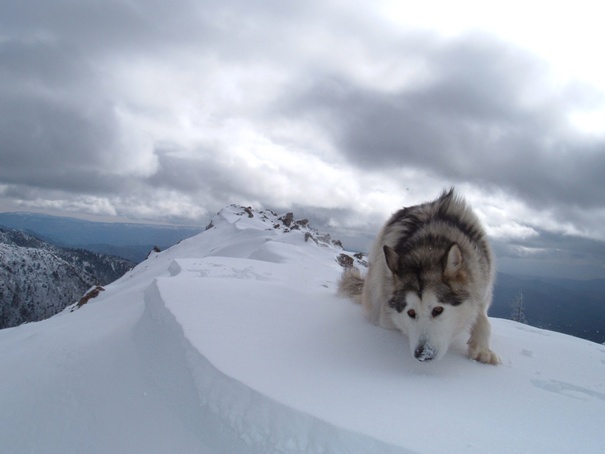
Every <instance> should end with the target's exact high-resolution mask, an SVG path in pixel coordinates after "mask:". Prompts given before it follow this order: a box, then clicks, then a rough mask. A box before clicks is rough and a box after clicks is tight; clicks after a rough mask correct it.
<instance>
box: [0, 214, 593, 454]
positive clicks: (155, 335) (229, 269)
mask: <svg viewBox="0 0 605 454" xmlns="http://www.w3.org/2000/svg"><path fill="white" fill-rule="evenodd" d="M250 215H252V217H250ZM211 225H212V227H211V228H210V229H209V230H207V231H206V232H204V233H202V234H200V235H198V236H196V237H193V238H190V239H188V240H185V241H182V242H181V243H180V244H178V245H176V246H174V247H173V248H171V249H168V250H166V251H164V252H161V253H158V254H155V255H153V256H151V257H150V258H149V259H148V260H146V261H145V262H143V263H141V264H140V265H139V266H137V267H136V268H135V269H133V270H132V271H131V272H130V273H128V274H127V275H125V276H124V277H123V278H121V279H120V280H118V281H116V282H114V283H113V284H111V285H109V286H106V287H105V288H106V291H105V292H103V293H101V295H100V296H99V297H98V298H96V299H94V300H91V301H90V302H89V303H88V304H87V305H85V306H83V307H82V308H81V309H80V310H77V311H75V312H73V313H70V312H68V311H65V312H64V313H62V314H59V315H57V316H55V317H53V318H51V319H48V320H45V321H43V322H39V323H32V324H28V325H23V326H20V327H17V328H10V329H5V330H2V331H0V364H1V367H0V452H7V453H9V452H10V453H32V452H33V453H82V452H86V453H95V452H98V453H132V452H145V453H168V452H170V453H271V452H283V453H315V452H317V453H341V452H342V453H344V452H347V453H443V452H448V453H458V452H463V453H467V452H469V453H473V452H476V453H514V452H519V453H535V452H549V453H567V452H582V453H597V452H602V450H603V446H605V432H604V431H603V423H604V422H605V346H602V345H598V344H595V343H591V342H588V341H584V340H580V339H577V338H573V337H570V336H566V335H562V334H558V333H554V332H549V331H543V330H539V329H535V328H531V327H528V326H526V325H520V324H517V323H514V322H511V321H505V320H499V319H494V320H493V331H494V333H493V342H492V344H493V348H494V350H495V351H496V352H498V353H499V354H500V356H501V357H502V359H503V364H502V365H501V366H496V367H494V366H486V365H483V364H478V363H475V362H473V361H470V360H469V359H467V358H466V357H465V355H464V339H460V340H459V342H458V344H457V345H454V346H453V348H452V349H451V350H450V352H449V353H448V354H447V355H446V357H445V358H444V359H443V360H441V361H439V362H432V363H420V362H418V361H416V360H414V359H413V358H412V357H411V356H410V354H409V349H408V347H407V345H406V340H405V338H404V337H403V336H402V335H401V334H399V333H397V332H391V331H386V330H383V329H381V328H378V327H375V326H372V325H370V324H368V323H367V322H366V321H365V320H364V318H363V316H362V314H361V309H360V308H359V307H358V306H356V305H355V304H354V303H352V302H350V301H348V300H346V299H342V298H338V297H336V296H335V290H336V281H337V279H338V276H339V274H340V272H341V270H342V268H341V267H340V265H339V264H338V263H337V260H336V258H337V257H338V256H339V255H340V254H342V253H343V251H342V250H341V249H339V248H338V246H337V245H335V244H334V242H332V241H330V239H329V238H327V237H321V236H319V235H318V234H317V232H314V231H313V230H311V229H309V228H308V227H307V226H306V223H304V222H303V223H299V224H296V223H294V222H290V220H288V219H286V218H284V217H282V218H281V219H280V218H279V216H277V215H274V214H273V213H271V212H252V211H250V210H247V211H246V210H244V209H242V208H240V207H234V206H232V207H228V208H226V209H224V210H222V211H221V212H220V213H219V214H218V215H217V216H216V217H215V218H214V219H213V221H212V224H211ZM276 227H277V228H276Z"/></svg>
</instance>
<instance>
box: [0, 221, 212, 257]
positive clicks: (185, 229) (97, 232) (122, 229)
mask: <svg viewBox="0 0 605 454" xmlns="http://www.w3.org/2000/svg"><path fill="white" fill-rule="evenodd" d="M0 226H4V227H7V228H15V229H20V230H24V231H27V232H30V233H31V234H32V235H35V236H37V237H39V238H41V239H43V240H45V241H48V242H49V243H52V244H55V245H58V246H63V247H71V248H81V249H86V250H89V251H94V252H99V253H102V254H107V255H115V256H119V257H123V258H125V259H128V260H131V261H132V262H135V263H139V262H142V261H143V260H145V257H147V254H148V253H149V251H151V250H152V249H153V248H154V247H157V248H159V249H162V250H163V249H166V248H168V247H170V246H172V245H174V244H176V243H178V242H179V241H181V240H183V239H185V238H189V237H191V236H193V235H196V234H198V233H200V232H201V231H203V230H204V227H196V226H171V225H153V224H131V223H119V222H116V223H111V222H91V221H85V220H81V219H74V218H67V217H58V216H49V215H44V214H36V213H0Z"/></svg>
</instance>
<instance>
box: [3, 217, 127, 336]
mask: <svg viewBox="0 0 605 454" xmlns="http://www.w3.org/2000/svg"><path fill="white" fill-rule="evenodd" d="M133 266H134V263H132V262H130V261H128V260H124V259H121V258H117V257H109V256H105V255H103V254H97V253H93V252H90V251H85V250H82V249H66V248H59V247H56V246H53V245H51V244H49V243H46V242H45V241H42V240H40V239H39V238H36V237H34V236H32V235H29V234H27V233H25V232H22V231H18V230H12V229H4V228H0V328H7V327H10V326H16V325H20V324H21V323H25V322H31V321H38V320H43V319H45V318H48V317H50V316H52V315H54V314H56V313H58V312H60V311H61V310H63V309H64V308H65V307H66V306H68V305H70V304H73V303H74V302H76V301H78V300H79V299H80V298H81V297H82V295H83V294H84V293H85V292H86V291H87V290H88V289H89V288H90V287H92V286H94V285H97V284H99V285H105V284H108V283H110V282H113V281H115V280H116V279H118V278H119V277H121V276H122V275H123V274H124V273H125V272H126V271H128V270H129V269H131V268H132V267H133Z"/></svg>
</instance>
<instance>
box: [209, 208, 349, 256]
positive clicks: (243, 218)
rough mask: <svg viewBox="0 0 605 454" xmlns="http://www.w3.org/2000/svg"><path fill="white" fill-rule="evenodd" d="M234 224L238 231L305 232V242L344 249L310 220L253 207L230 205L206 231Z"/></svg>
mask: <svg viewBox="0 0 605 454" xmlns="http://www.w3.org/2000/svg"><path fill="white" fill-rule="evenodd" d="M225 222H226V223H228V224H232V225H234V226H235V227H236V228H237V229H241V230H243V229H257V230H275V231H276V232H277V233H290V232H292V231H300V232H304V238H305V241H309V240H312V241H314V242H315V243H316V244H318V245H319V244H321V245H323V246H333V247H337V248H339V249H343V246H342V243H341V242H340V241H339V240H333V239H332V238H331V237H330V234H328V233H325V234H320V233H319V232H318V231H317V230H316V229H315V228H313V227H311V226H310V225H309V220H308V219H296V220H295V218H294V214H293V213H291V212H288V213H285V214H282V215H279V214H277V213H275V212H274V211H272V210H259V211H255V210H254V209H252V208H251V207H244V206H240V205H229V206H228V207H226V208H223V209H222V210H221V211H219V212H218V213H217V214H216V215H215V216H214V217H213V218H212V220H211V221H210V224H208V226H207V227H206V230H209V229H211V228H215V227H217V226H220V225H221V224H224V223H225Z"/></svg>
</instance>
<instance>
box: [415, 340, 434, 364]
mask: <svg viewBox="0 0 605 454" xmlns="http://www.w3.org/2000/svg"><path fill="white" fill-rule="evenodd" d="M435 353H436V352H435V349H434V348H432V347H431V346H430V345H427V344H421V345H419V346H418V347H416V350H414V358H416V359H417V360H418V361H431V360H432V359H433V358H434V357H435Z"/></svg>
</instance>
